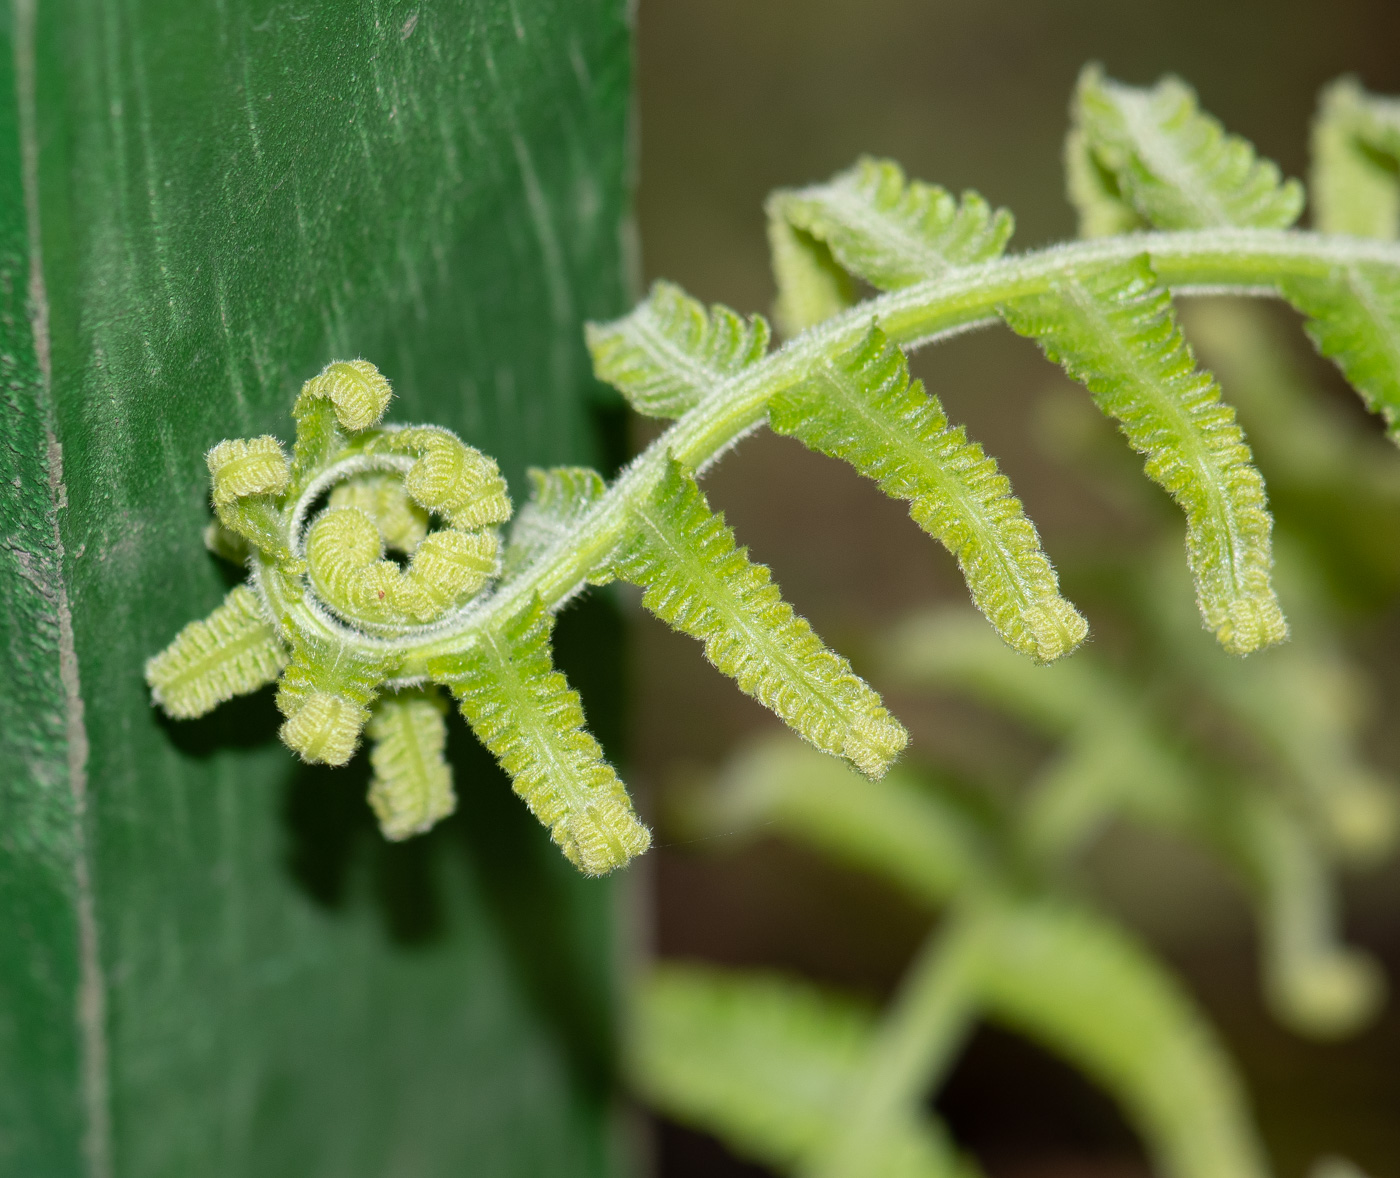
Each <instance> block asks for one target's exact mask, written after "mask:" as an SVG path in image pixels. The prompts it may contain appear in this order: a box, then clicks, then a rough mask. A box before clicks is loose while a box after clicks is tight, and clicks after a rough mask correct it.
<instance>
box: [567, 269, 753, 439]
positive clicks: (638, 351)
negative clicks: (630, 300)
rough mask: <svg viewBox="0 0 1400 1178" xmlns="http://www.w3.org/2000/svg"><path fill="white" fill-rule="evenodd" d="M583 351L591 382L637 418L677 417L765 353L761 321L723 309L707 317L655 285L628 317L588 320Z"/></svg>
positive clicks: (681, 295) (679, 294)
mask: <svg viewBox="0 0 1400 1178" xmlns="http://www.w3.org/2000/svg"><path fill="white" fill-rule="evenodd" d="M587 336H588V349H589V351H590V352H592V353H593V371H594V373H595V374H596V375H597V377H598V379H599V380H604V381H607V382H608V383H609V384H610V385H612V386H613V387H614V388H616V389H617V390H618V391H619V392H620V393H622V395H623V396H624V397H626V398H627V400H628V403H629V404H630V405H631V406H632V408H633V409H635V410H636V411H637V412H638V413H645V414H646V415H647V416H649V417H679V416H680V415H681V414H682V413H684V412H685V411H686V410H687V409H690V408H692V407H693V406H695V405H697V404H699V403H700V401H701V400H702V399H703V398H705V397H707V396H710V395H711V394H713V393H714V392H715V391H716V390H717V389H718V388H719V386H721V385H722V384H723V383H724V382H725V381H727V380H730V379H732V378H733V377H735V376H737V375H738V374H739V373H740V372H742V371H743V370H744V369H745V368H747V367H749V366H750V365H752V364H755V363H757V362H758V361H759V360H761V359H762V358H763V356H764V354H765V353H766V352H767V351H768V337H769V331H768V324H767V323H766V322H765V321H764V319H763V316H761V315H754V316H752V317H751V318H749V319H744V318H743V317H741V316H739V315H736V314H735V313H734V312H733V311H731V310H730V309H729V308H728V307H721V306H718V305H716V306H714V307H711V308H710V310H709V311H708V312H707V311H706V310H705V307H704V305H703V304H701V303H699V302H697V301H696V300H695V299H692V298H691V297H690V296H689V295H688V294H686V293H685V292H684V291H683V290H681V288H680V287H678V286H675V285H673V284H671V283H669V282H658V283H656V284H655V285H654V286H653V287H652V288H651V294H650V295H648V296H647V298H646V299H644V300H643V301H642V302H641V303H639V304H638V305H637V308H636V309H635V310H634V311H633V312H632V313H631V314H630V315H624V316H623V317H622V318H621V319H616V320H614V321H613V322H612V323H607V324H601V325H600V324H595V323H590V324H589V325H588V330H587Z"/></svg>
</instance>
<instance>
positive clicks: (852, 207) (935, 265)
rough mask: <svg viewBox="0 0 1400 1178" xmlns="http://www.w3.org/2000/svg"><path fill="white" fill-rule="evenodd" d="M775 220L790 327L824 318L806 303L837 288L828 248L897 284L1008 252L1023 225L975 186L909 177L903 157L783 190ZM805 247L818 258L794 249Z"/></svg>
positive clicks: (854, 269)
mask: <svg viewBox="0 0 1400 1178" xmlns="http://www.w3.org/2000/svg"><path fill="white" fill-rule="evenodd" d="M768 221H769V226H770V230H769V236H770V241H771V242H772V243H773V247H774V248H773V253H774V271H775V273H776V274H777V278H778V305H779V308H780V312H779V318H780V320H781V322H782V325H783V330H784V331H785V332H787V333H788V334H792V333H793V332H794V331H797V330H801V329H802V328H804V327H808V326H810V325H811V323H812V322H814V321H816V320H812V319H811V318H810V315H811V312H810V311H806V310H804V308H805V307H812V308H820V306H821V304H822V301H823V298H822V297H821V296H814V295H812V294H810V293H808V291H807V289H806V288H807V287H808V286H809V285H810V284H812V283H816V284H817V286H818V289H819V290H825V289H827V287H826V286H823V284H824V283H826V284H829V282H830V280H829V279H827V278H825V277H824V276H825V274H826V272H827V271H826V269H825V265H826V263H825V256H826V255H828V254H829V256H830V257H831V258H832V259H833V260H834V261H835V262H836V263H837V264H838V265H839V266H840V267H841V268H842V269H843V270H845V271H846V272H847V273H848V274H851V275H854V276H855V277H857V278H861V279H864V280H865V281H866V282H868V283H870V285H871V286H874V287H876V288H878V289H880V290H897V289H898V288H900V287H902V286H908V285H910V284H911V283H915V282H922V281H923V280H925V279H928V278H938V277H939V276H941V275H943V274H946V273H947V272H948V271H949V270H952V269H955V268H957V267H960V266H972V265H976V264H977V263H978V262H985V261H988V260H990V259H992V258H996V257H1000V256H1001V252H1002V250H1004V249H1005V248H1006V243H1007V241H1008V240H1009V239H1010V237H1011V232H1012V229H1013V228H1014V225H1015V222H1014V221H1013V219H1012V216H1011V214H1010V213H1009V212H1007V211H1006V210H1005V209H995V210H993V209H992V208H991V206H990V205H988V204H987V202H986V201H985V200H983V199H982V198H981V197H980V196H978V195H977V193H975V192H967V193H964V194H963V198H962V201H961V203H960V202H958V201H957V200H955V199H954V198H953V197H952V196H951V195H950V194H949V193H948V192H947V191H945V190H944V189H942V188H939V187H937V186H936V185H933V184H925V183H923V182H922V181H920V180H913V181H906V180H905V178H904V171H903V169H902V168H900V166H899V165H898V164H897V163H895V162H894V161H893V160H876V159H869V158H866V159H862V160H859V161H858V162H857V163H856V165H855V167H853V168H851V169H850V170H849V171H846V172H842V173H841V174H840V175H838V176H836V177H834V178H833V179H831V180H830V181H828V182H827V183H825V184H818V185H814V186H813V187H811V188H802V189H797V190H787V191H778V192H775V193H774V194H773V195H772V196H771V197H769V199H768ZM797 249H805V250H806V252H807V253H808V257H807V258H805V259H804V258H802V257H801V256H799V255H796V254H794V253H793V252H792V251H794V250H797ZM833 297H834V296H832V295H828V296H826V300H827V301H833ZM836 309H839V308H837V307H832V310H836ZM828 313H829V312H828ZM822 317H823V318H824V317H825V316H822Z"/></svg>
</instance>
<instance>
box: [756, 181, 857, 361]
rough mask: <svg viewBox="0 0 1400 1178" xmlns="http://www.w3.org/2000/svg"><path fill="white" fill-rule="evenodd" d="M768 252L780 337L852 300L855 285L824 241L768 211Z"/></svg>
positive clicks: (842, 307)
mask: <svg viewBox="0 0 1400 1178" xmlns="http://www.w3.org/2000/svg"><path fill="white" fill-rule="evenodd" d="M768 252H769V256H770V259H771V262H772V266H773V279H774V281H775V282H776V283H777V287H778V297H777V299H776V300H775V301H774V303H773V319H774V321H775V322H776V323H777V326H778V331H779V332H780V333H781V334H782V335H784V336H794V335H796V334H797V333H798V332H800V331H805V330H806V329H807V328H809V327H812V326H814V325H815V324H818V323H820V322H821V321H822V320H823V319H830V318H831V316H833V315H835V314H837V313H838V312H839V311H844V310H845V309H846V308H847V307H849V306H850V305H851V304H852V303H854V302H855V301H856V284H855V282H854V281H853V280H852V278H851V276H850V275H849V274H847V273H846V271H845V270H843V269H842V268H841V263H839V262H838V261H837V260H836V259H835V258H834V257H833V256H832V254H831V250H830V249H829V248H828V246H827V245H826V243H825V242H823V241H820V240H818V239H817V238H815V237H813V236H812V235H811V234H810V233H804V232H803V231H802V230H800V229H794V228H793V227H792V226H791V225H790V224H789V223H788V221H787V219H786V218H785V217H783V216H781V215H778V214H776V213H775V211H774V210H772V209H771V208H770V209H769V212H768Z"/></svg>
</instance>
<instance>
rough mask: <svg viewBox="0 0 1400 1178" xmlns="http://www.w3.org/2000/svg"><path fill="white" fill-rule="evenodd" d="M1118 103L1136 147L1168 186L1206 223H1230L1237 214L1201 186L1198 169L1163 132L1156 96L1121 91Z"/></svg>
mask: <svg viewBox="0 0 1400 1178" xmlns="http://www.w3.org/2000/svg"><path fill="white" fill-rule="evenodd" d="M1119 102H1120V107H1119V109H1120V110H1122V111H1123V114H1124V118H1125V121H1126V122H1127V123H1128V125H1129V129H1130V130H1131V132H1132V135H1133V141H1134V144H1135V149H1136V150H1137V151H1138V152H1139V154H1141V155H1142V157H1143V159H1144V160H1145V161H1146V162H1147V163H1148V165H1149V166H1150V167H1151V169H1152V171H1153V172H1155V173H1157V174H1158V175H1160V176H1164V177H1165V178H1166V179H1167V180H1168V181H1169V182H1170V183H1169V184H1168V185H1167V187H1169V188H1171V189H1174V190H1175V191H1176V192H1177V194H1178V195H1180V196H1183V197H1185V198H1186V200H1187V201H1189V202H1190V204H1191V206H1192V207H1193V208H1194V209H1195V210H1196V211H1197V213H1198V214H1199V215H1200V216H1201V219H1202V220H1203V221H1205V222H1206V224H1209V225H1228V224H1230V223H1231V222H1232V221H1233V220H1234V217H1233V216H1232V215H1231V213H1230V210H1229V209H1227V208H1226V207H1225V204H1224V201H1223V200H1220V199H1217V198H1216V197H1215V195H1214V194H1213V193H1212V192H1211V191H1210V190H1209V189H1208V188H1204V189H1203V188H1202V186H1201V184H1200V178H1199V176H1198V175H1197V174H1196V170H1195V169H1194V168H1192V167H1191V166H1190V165H1189V164H1188V163H1187V162H1186V161H1184V160H1183V159H1182V158H1181V156H1180V154H1179V153H1178V152H1177V150H1176V145H1175V143H1174V142H1173V141H1172V139H1171V138H1170V137H1168V136H1166V135H1163V134H1162V133H1161V131H1160V127H1159V124H1158V121H1157V118H1156V112H1155V110H1154V109H1153V106H1154V103H1153V99H1152V98H1150V97H1148V96H1146V95H1138V94H1122V95H1120V97H1119Z"/></svg>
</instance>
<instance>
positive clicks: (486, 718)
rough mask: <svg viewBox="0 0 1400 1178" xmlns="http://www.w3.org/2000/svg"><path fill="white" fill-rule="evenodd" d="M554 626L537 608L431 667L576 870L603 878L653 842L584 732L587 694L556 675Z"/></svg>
mask: <svg viewBox="0 0 1400 1178" xmlns="http://www.w3.org/2000/svg"><path fill="white" fill-rule="evenodd" d="M553 625H554V619H553V618H552V617H551V616H550V615H549V614H547V613H545V611H544V609H543V608H542V607H541V606H540V605H539V603H538V602H533V603H532V604H531V606H530V608H528V609H526V610H525V611H523V612H522V613H521V614H520V615H519V616H518V617H516V618H512V619H510V620H508V621H507V623H506V624H505V625H504V626H501V627H500V628H499V629H496V630H488V631H487V632H485V633H484V634H483V635H482V636H481V638H480V640H479V641H478V642H477V643H476V644H475V645H473V646H472V647H471V648H470V649H469V650H468V651H467V653H466V656H465V657H464V658H461V657H458V658H443V659H440V660H434V661H432V662H431V663H430V664H429V674H431V675H432V677H433V679H434V680H436V681H437V682H439V683H444V684H446V685H447V686H448V687H449V688H451V690H452V694H453V695H455V696H456V697H457V700H458V702H459V703H460V704H461V705H462V712H463V714H464V715H465V716H466V717H467V719H468V720H469V721H470V722H471V726H472V729H473V731H475V732H476V734H477V736H478V737H479V738H480V739H481V743H482V744H484V745H485V746H486V747H487V748H488V749H490V750H491V751H492V752H493V753H494V754H495V755H496V759H497V760H499V761H500V762H501V765H502V766H503V767H504V768H505V770H506V772H507V773H509V774H510V775H511V779H512V780H513V781H514V783H515V792H516V793H518V794H519V795H520V796H521V797H522V798H524V799H525V804H526V805H527V806H529V807H530V813H532V814H533V815H534V816H535V817H536V818H538V819H539V820H540V821H541V822H542V823H544V825H545V826H547V827H548V828H549V834H550V837H551V838H552V839H553V840H554V841H555V842H556V843H557V844H558V845H559V848H560V850H562V851H563V852H564V854H565V855H566V856H568V858H569V861H570V862H571V863H573V864H574V865H575V866H577V867H578V868H580V869H581V870H582V871H585V872H587V873H588V874H589V875H602V874H604V873H606V872H608V871H611V870H612V869H613V868H614V867H616V866H618V865H619V864H622V863H626V862H627V860H629V859H630V858H632V856H634V855H640V854H641V853H642V852H643V851H645V850H646V849H647V847H648V846H650V845H651V833H650V832H649V831H648V830H647V828H646V827H645V826H643V825H642V824H641V823H640V822H639V821H638V820H637V816H636V815H635V814H634V813H633V812H632V803H631V802H630V801H629V800H628V797H627V791H626V789H624V788H623V785H622V782H621V781H619V780H618V777H617V774H616V773H614V772H613V768H612V766H611V765H609V764H608V763H607V762H606V761H604V760H603V750H602V749H600V748H599V747H598V742H597V741H596V740H594V739H593V737H592V736H590V735H589V734H588V732H587V731H586V730H585V729H584V727H583V705H582V703H581V702H580V701H579V697H578V692H576V691H574V690H573V689H572V688H571V687H570V686H569V685H568V683H567V682H566V681H565V679H564V676H563V675H561V674H559V672H558V671H556V670H555V669H554V665H553V663H552V661H551V660H550V657H549V637H550V631H551V630H552V629H553Z"/></svg>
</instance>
